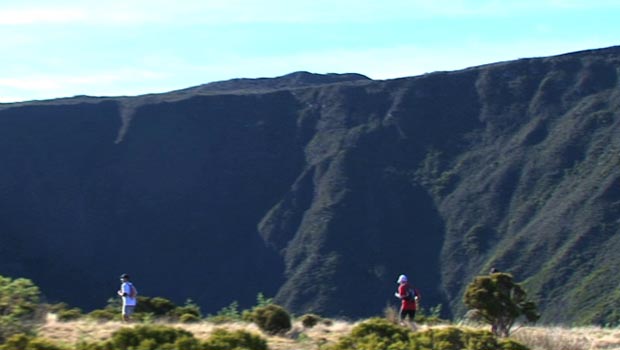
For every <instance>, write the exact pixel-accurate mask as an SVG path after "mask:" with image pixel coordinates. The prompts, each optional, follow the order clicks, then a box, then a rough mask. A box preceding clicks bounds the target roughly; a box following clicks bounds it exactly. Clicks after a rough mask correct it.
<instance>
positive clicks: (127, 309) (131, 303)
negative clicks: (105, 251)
mask: <svg viewBox="0 0 620 350" xmlns="http://www.w3.org/2000/svg"><path fill="white" fill-rule="evenodd" d="M121 283H122V284H121V289H120V290H119V291H118V292H117V294H118V295H119V296H120V297H122V298H123V307H122V310H121V314H122V316H123V322H129V321H130V320H131V315H132V314H133V312H134V309H135V308H136V304H137V300H136V298H137V295H138V291H137V290H136V287H134V285H133V284H132V283H131V282H129V275H128V274H126V273H124V274H122V275H121Z"/></svg>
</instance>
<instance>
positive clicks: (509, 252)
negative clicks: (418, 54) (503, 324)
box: [0, 47, 620, 323]
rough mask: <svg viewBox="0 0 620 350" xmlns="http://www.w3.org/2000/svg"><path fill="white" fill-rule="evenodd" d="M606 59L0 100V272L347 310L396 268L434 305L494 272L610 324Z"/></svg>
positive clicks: (618, 175)
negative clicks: (131, 282)
mask: <svg viewBox="0 0 620 350" xmlns="http://www.w3.org/2000/svg"><path fill="white" fill-rule="evenodd" d="M619 71H620V49H618V48H617V47H615V48H608V49H602V50H592V51H584V52H578V53H573V54H567V55H562V56H556V57H548V58H538V59H523V60H519V61H515V62H505V63H499V64H491V65H487V66H482V67H475V68H470V69H467V70H463V71H456V72H437V73H432V74H427V75H423V76H418V77H411V78H403V79H395V80H387V81H373V80H370V79H367V78H365V77H363V76H360V75H354V74H352V75H328V76H321V75H312V74H309V73H294V74H292V75H289V76H285V77H281V78H275V79H260V80H235V81H230V82H222V83H214V84H208V85H205V86H201V87H196V88H190V89H186V90H181V91H177V92H171V93H168V94H159V95H148V96H139V97H123V98H88V97H76V98H73V99H63V100H56V101H40V102H31V103H20V104H6V105H0V133H1V134H2V135H0V157H1V161H2V163H3V164H5V166H3V167H2V168H1V169H0V208H1V209H2V213H3V215H2V216H0V239H1V240H2V246H0V251H1V253H2V254H1V255H0V274H9V275H20V276H26V277H30V278H33V279H34V280H35V281H36V282H37V283H38V284H40V285H41V286H42V288H43V290H44V291H45V293H46V295H47V296H48V297H49V298H50V299H54V300H63V301H67V302H69V303H73V304H77V305H81V306H84V307H98V306H101V305H102V304H103V303H105V300H106V299H107V298H108V297H109V296H111V295H112V294H113V292H114V290H115V288H116V287H117V286H116V283H117V280H116V277H117V275H118V274H119V273H121V272H128V273H132V274H134V275H135V280H136V284H137V285H139V286H140V290H141V292H142V293H143V294H146V295H161V296H166V297H169V298H172V299H174V300H177V301H182V300H183V299H185V298H188V297H189V298H192V299H194V300H195V301H197V302H198V303H200V304H201V305H202V306H203V308H204V309H205V311H207V312H214V311H216V310H217V309H219V308H221V307H222V306H225V305H228V304H229V303H230V302H232V301H235V300H237V301H240V302H241V304H242V305H250V304H252V303H253V301H254V297H255V296H256V294H257V293H258V292H263V293H266V294H267V295H275V296H276V300H277V301H278V302H280V303H282V304H284V305H285V306H287V307H289V308H290V309H291V310H293V311H294V312H295V313H303V312H307V311H312V312H317V313H321V314H325V315H347V316H350V317H356V316H368V315H374V314H379V313H381V312H382V309H383V308H384V307H385V305H386V303H389V302H392V303H394V302H395V300H393V297H392V296H391V295H392V293H393V290H394V288H395V283H394V282H395V277H396V276H398V274H400V273H407V274H409V275H410V277H411V278H412V280H413V281H414V283H415V284H416V285H417V286H418V288H419V289H420V290H421V292H422V294H423V297H424V303H425V305H426V306H433V305H436V304H442V305H443V306H444V308H443V309H444V312H445V314H446V316H449V315H459V314H461V313H462V312H463V311H464V310H463V306H462V304H461V296H462V292H463V288H464V287H465V285H466V284H467V283H468V282H469V281H470V280H471V279H472V278H473V276H475V275H476V274H479V273H484V272H486V271H488V269H489V268H490V267H496V268H499V269H500V270H503V271H509V272H512V273H513V274H514V275H515V277H516V279H517V280H521V281H525V286H526V288H527V289H528V290H529V291H530V293H531V294H532V295H533V296H534V299H535V300H537V301H538V302H539V304H540V306H541V311H542V315H543V320H546V321H554V322H572V321H583V322H599V323H604V322H617V321H618V319H619V316H618V314H616V313H614V311H613V310H614V306H617V304H618V303H619V302H620V295H618V294H617V293H607V292H606V291H609V290H613V289H614V288H613V287H614V286H615V285H617V284H618V283H620V280H618V279H617V278H616V276H615V274H614V273H613V272H614V271H616V270H617V268H618V265H619V264H620V259H617V258H616V257H615V255H614V254H613V252H614V251H615V250H617V249H618V248H620V247H618V242H619V241H618V237H620V236H619V235H618V233H619V225H620V221H619V220H620V167H619V165H620V158H619V154H620V152H619V150H620V144H619V142H620V139H619V138H618V137H617V135H620V130H618V129H619V127H620V126H619V119H620V116H619V110H620V109H619V102H618V101H620V99H619V98H618V97H619V93H620V89H619V83H618V72H619ZM75 281H79V284H80V288H75V287H74V283H75ZM594 291H598V292H594ZM567 305H568V307H567ZM615 309H617V308H615Z"/></svg>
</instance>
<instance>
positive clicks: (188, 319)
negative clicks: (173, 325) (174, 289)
mask: <svg viewBox="0 0 620 350" xmlns="http://www.w3.org/2000/svg"><path fill="white" fill-rule="evenodd" d="M200 321H201V318H200V317H198V316H196V315H194V314H183V315H181V316H179V322H181V323H198V322H200Z"/></svg>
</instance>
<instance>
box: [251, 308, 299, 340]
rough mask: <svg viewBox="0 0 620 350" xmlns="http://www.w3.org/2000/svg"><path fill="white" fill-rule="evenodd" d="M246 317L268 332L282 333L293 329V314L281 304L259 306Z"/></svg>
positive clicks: (273, 333)
mask: <svg viewBox="0 0 620 350" xmlns="http://www.w3.org/2000/svg"><path fill="white" fill-rule="evenodd" d="M246 317H247V318H248V319H249V320H251V321H252V322H254V323H256V325H257V326H258V328H260V329H261V330H262V331H264V332H265V333H268V334H272V335H275V334H282V333H286V332H288V331H289V330H290V329H291V315H290V314H289V313H288V311H286V309H285V308H283V307H282V306H280V305H276V304H267V305H265V306H257V307H255V308H254V309H252V311H251V312H250V313H248V314H247V316H246Z"/></svg>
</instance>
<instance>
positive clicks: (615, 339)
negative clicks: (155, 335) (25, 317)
mask: <svg viewBox="0 0 620 350" xmlns="http://www.w3.org/2000/svg"><path fill="white" fill-rule="evenodd" d="M165 324H166V325H168V326H172V327H179V328H183V329H185V330H187V331H189V332H191V333H193V334H194V336H195V337H196V338H198V339H202V340H204V339H207V338H208V337H209V335H210V334H211V333H212V332H213V330H214V329H216V328H226V329H228V330H237V329H242V330H246V331H249V332H253V333H257V334H260V335H261V336H262V337H264V338H266V339H267V341H268V345H269V349H271V350H316V349H318V348H319V347H320V345H322V344H326V343H335V342H336V341H337V340H338V339H339V338H340V337H342V336H344V335H346V334H349V333H350V331H351V329H352V328H353V327H354V326H355V323H352V322H346V321H337V320H336V321H331V323H328V324H325V323H319V324H317V325H316V326H314V327H312V328H309V329H306V328H304V327H303V326H302V325H301V323H299V322H295V323H294V324H293V329H292V330H291V331H290V332H289V333H288V334H287V335H286V336H270V335H267V334H264V333H262V332H261V331H260V330H259V329H258V327H256V326H255V325H254V324H249V323H244V322H238V323H227V324H223V325H216V324H213V323H209V322H201V323H196V324H181V323H165ZM122 327H133V325H125V324H122V323H120V322H103V323H101V322H94V321H84V320H80V321H72V322H58V321H56V319H55V317H53V315H51V316H50V317H48V320H47V322H46V324H45V325H44V326H43V327H41V329H40V330H39V335H40V336H42V337H44V338H48V339H50V340H52V341H54V342H55V343H58V344H63V345H66V346H69V347H70V346H71V345H73V344H76V343H77V342H80V341H102V340H105V339H107V338H108V337H109V336H110V335H111V334H112V333H113V332H114V331H116V330H118V329H120V328H122ZM436 327H437V328H439V327H445V325H444V326H441V325H440V326H433V327H432V328H436ZM428 328H429V327H427V326H419V327H418V328H417V330H419V331H422V330H425V329H428ZM511 338H513V339H514V340H516V341H519V342H521V343H523V344H525V345H527V346H528V347H530V349H532V350H620V329H609V328H599V327H581V328H562V327H524V328H520V329H518V330H516V331H515V332H513V335H512V336H511Z"/></svg>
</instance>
